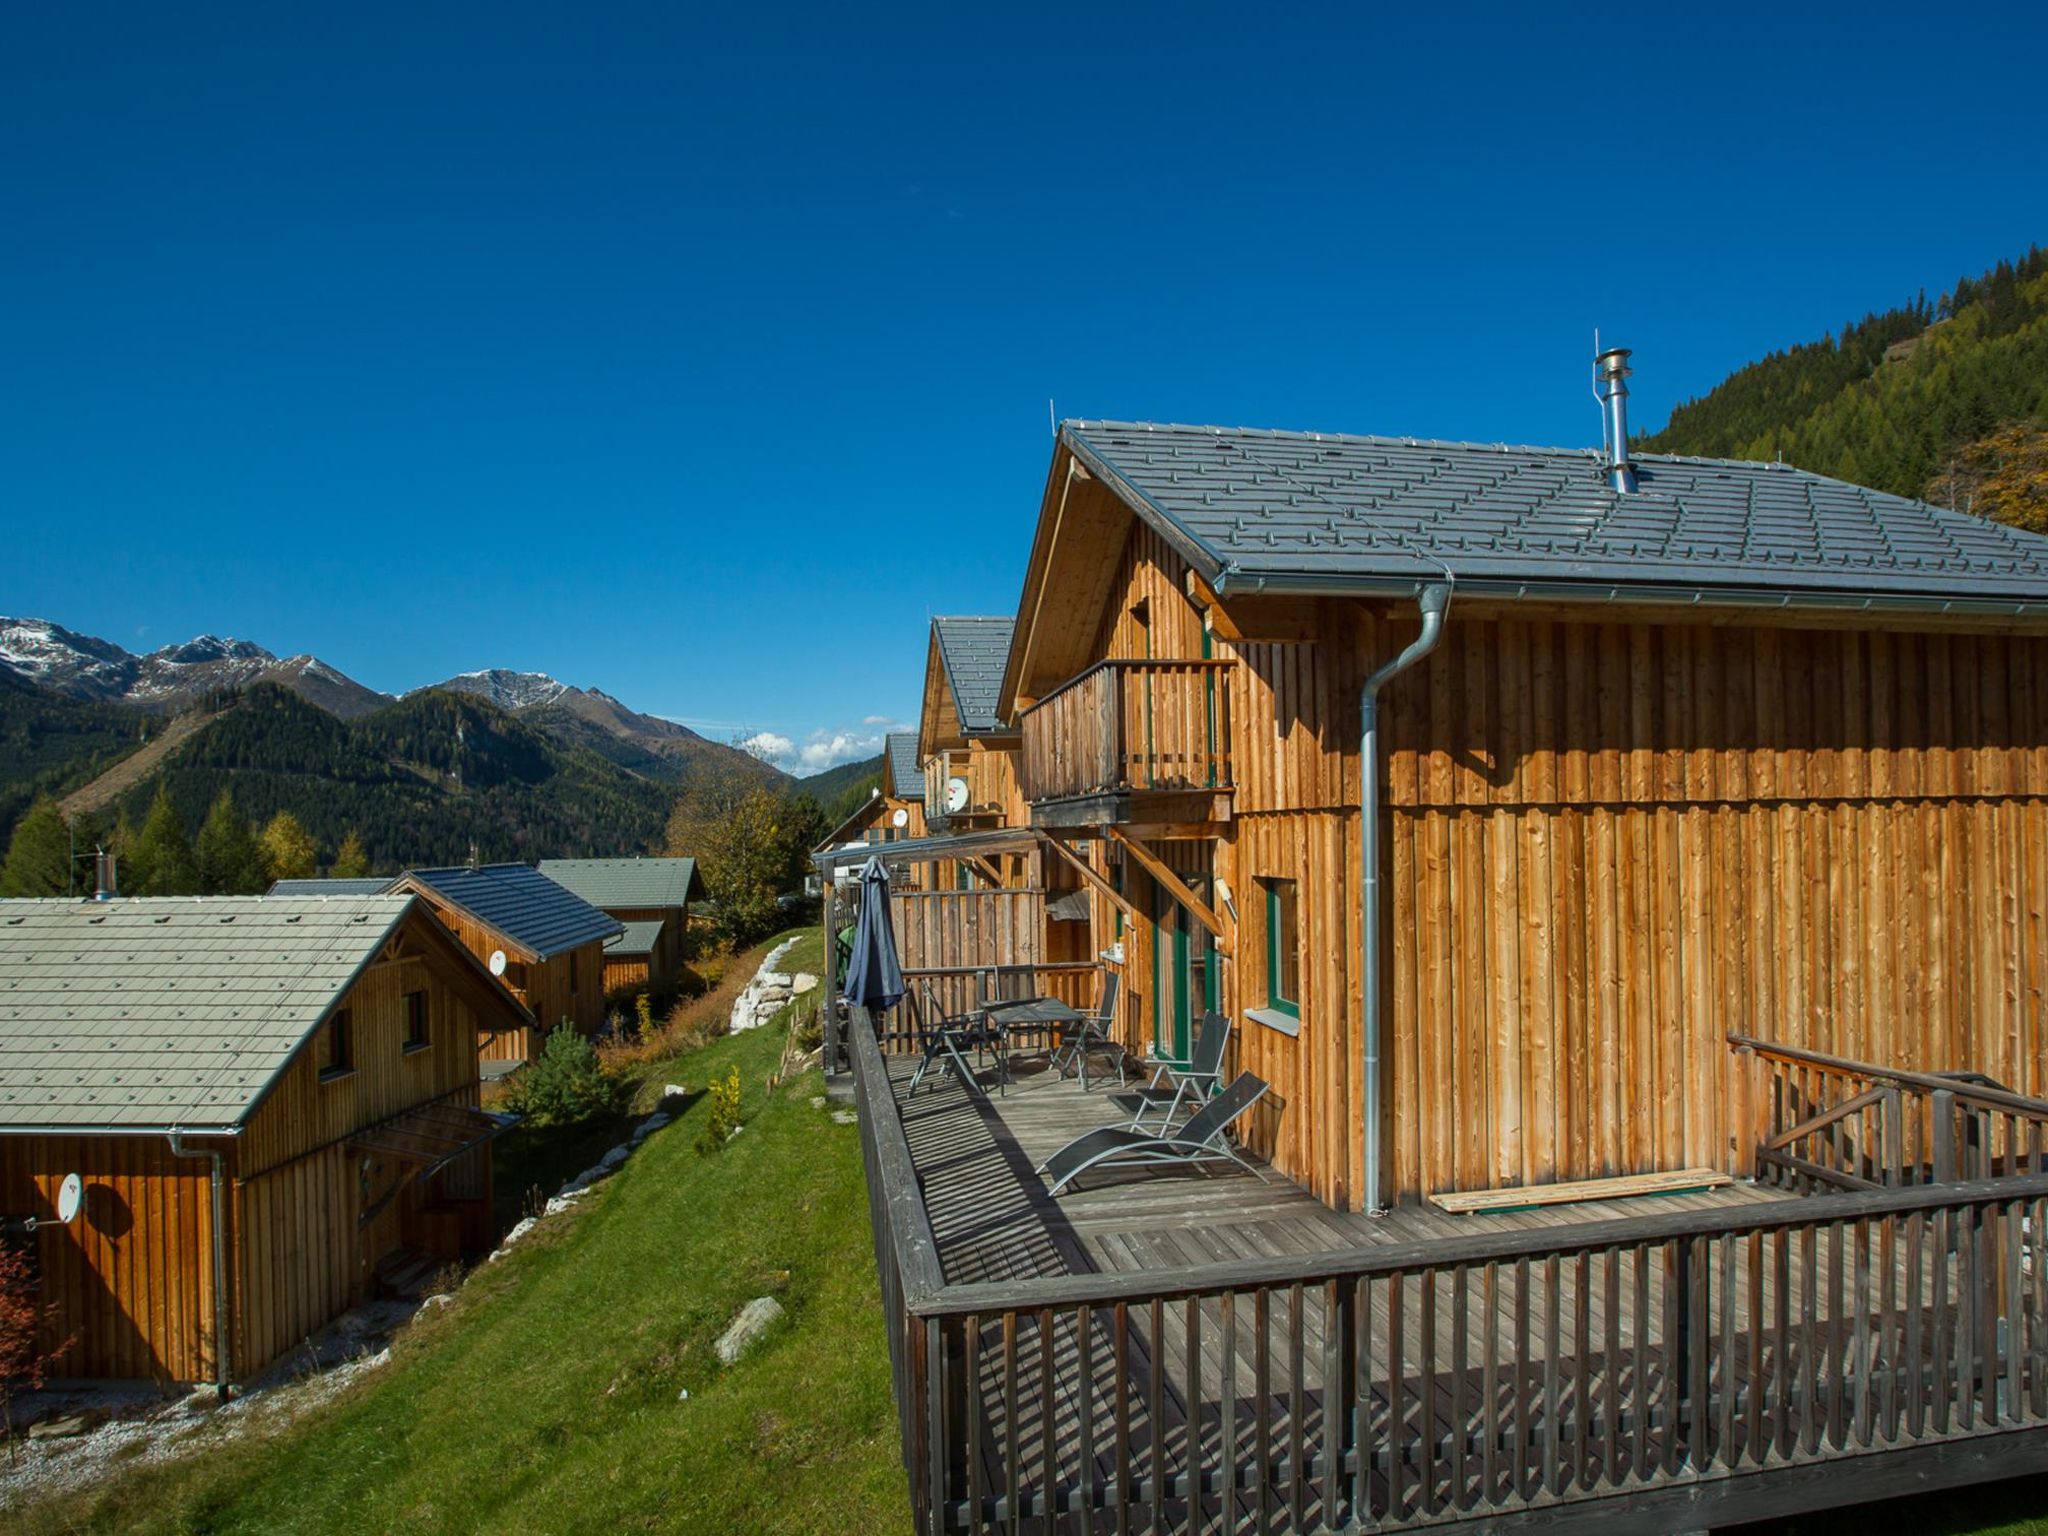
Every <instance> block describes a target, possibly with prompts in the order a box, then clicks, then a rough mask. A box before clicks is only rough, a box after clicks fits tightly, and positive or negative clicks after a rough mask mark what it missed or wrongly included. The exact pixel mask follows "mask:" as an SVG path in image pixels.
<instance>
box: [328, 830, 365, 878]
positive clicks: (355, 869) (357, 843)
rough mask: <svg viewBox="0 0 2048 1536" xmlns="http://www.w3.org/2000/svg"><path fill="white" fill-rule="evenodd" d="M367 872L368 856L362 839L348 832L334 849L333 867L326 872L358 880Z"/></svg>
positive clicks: (338, 876)
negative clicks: (339, 845) (338, 846)
mask: <svg viewBox="0 0 2048 1536" xmlns="http://www.w3.org/2000/svg"><path fill="white" fill-rule="evenodd" d="M369 872H370V856H369V854H367V853H366V852H364V851H363V840H362V839H361V838H360V837H358V836H356V834H355V833H354V832H350V833H349V835H348V836H347V837H344V838H343V839H342V840H341V847H340V848H338V849H337V850H335V854H334V867H333V868H331V869H330V870H328V873H329V874H330V875H333V876H335V877H337V878H338V879H342V880H360V879H361V878H362V877H363V876H365V875H367V874H368V873H369Z"/></svg>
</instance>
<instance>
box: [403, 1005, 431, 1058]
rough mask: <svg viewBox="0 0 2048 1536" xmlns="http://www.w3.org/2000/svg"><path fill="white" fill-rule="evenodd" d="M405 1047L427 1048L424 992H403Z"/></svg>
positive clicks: (416, 1049) (413, 1049)
mask: <svg viewBox="0 0 2048 1536" xmlns="http://www.w3.org/2000/svg"><path fill="white" fill-rule="evenodd" d="M405 1048H406V1049H407V1050H408V1051H424V1050H425V1049H426V1048H427V994H426V993H424V992H408V993H406V994H405Z"/></svg>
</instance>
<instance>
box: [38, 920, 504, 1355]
mask: <svg viewBox="0 0 2048 1536" xmlns="http://www.w3.org/2000/svg"><path fill="white" fill-rule="evenodd" d="M528 1023H530V1020H529V1019H528V1018H527V1016H526V1013H525V1010H524V1009H523V1008H521V1007H520V1006H519V1004H518V1003H516V1002H515V1001H514V1000H513V999H512V998H510V997H508V996H507V995H506V993H505V991H504V989H503V988H501V987H499V986H498V985H497V984H496V983H495V982H493V981H492V980H491V978H490V976H489V975H488V974H487V973H486V972H485V970H484V968H483V967H482V966H481V965H480V964H479V963H478V962H477V961H476V959H475V958H474V957H473V956H471V955H470V954H469V953H468V952H467V951H466V950H464V949H463V948H462V946H461V945H460V944H458V943H456V942H455V940H454V938H453V936H452V935H450V934H449V933H448V932H447V930H446V929H445V928H443V927H442V925H441V924H439V923H437V922H435V921H434V919H433V917H432V916H431V914H430V913H429V911H428V909H427V908H426V907H425V906H424V905H423V904H422V903H421V902H419V901H416V900H415V899H413V898H412V897H410V896H352V897H330V898H326V899H320V898H302V897H268V898H264V897H217V898H208V899H204V900H196V901H195V900H190V899H177V900H169V899H165V900H125V899H114V900H109V901H100V902H77V901H56V900H50V901H8V902H0V1217H4V1218H5V1220H6V1225H7V1227H8V1229H9V1230H10V1231H11V1232H12V1233H15V1234H20V1233H22V1232H23V1230H24V1228H27V1227H28V1224H29V1223H31V1222H33V1226H32V1228H29V1230H28V1232H27V1235H26V1236H25V1237H19V1236H10V1237H8V1238H7V1239H6V1240H7V1241H10V1242H12V1241H26V1242H28V1243H30V1244H32V1245H33V1251H34V1254H35V1261H36V1270H37V1274H38V1276H39V1284H40V1290H41V1297H40V1299H41V1301H42V1303H43V1305H44V1307H45V1308H46V1317H47V1322H48V1326H49V1329H50V1331H51V1336H52V1340H53V1341H54V1339H56V1338H62V1337H65V1336H68V1335H75V1336H76V1342H75V1344H73V1346H72V1347H71V1348H70V1349H69V1350H68V1351H67V1352H66V1353H65V1354H64V1355H63V1357H62V1359H61V1361H60V1362H59V1365H58V1370H59V1372H60V1374H61V1375H63V1376H64V1377H67V1378H88V1379H89V1378H121V1379H131V1378H140V1379H156V1380H159V1381H172V1382H192V1381H216V1382H220V1383H223V1384H225V1383H228V1382H232V1381H239V1380H243V1379H246V1378H248V1377H250V1376H252V1375H254V1374H256V1373H257V1372H260V1371H261V1370H262V1369H263V1368H264V1367H265V1366H267V1365H268V1364H270V1363H271V1362H272V1361H274V1360H276V1359H277V1358H278V1357H279V1356H280V1355H282V1354H284V1353H285V1352H287V1351H289V1350H291V1349H293V1348H295V1347H296V1346H298V1345H299V1344H301V1343H302V1342H303V1341H304V1340H305V1339H306V1338H307V1336H308V1335H310V1334H312V1333H313V1332H315V1331H317V1330H318V1329H319V1328H320V1327H321V1326H322V1325H323V1324H325V1323H326V1322H327V1321H328V1320H329V1319H331V1318H333V1317H334V1316H336V1315H337V1314H339V1313H341V1312H343V1311H345V1310H347V1309H348V1308H350V1307H352V1306H354V1305H356V1304H357V1303H359V1302H361V1301H362V1300H363V1299H364V1298H365V1297H366V1296H367V1295H368V1294H370V1292H371V1290H372V1288H373V1286H374V1284H375V1283H376V1280H377V1277H378V1274H379V1271H380V1267H384V1266H387V1265H390V1264H393V1263H394V1262H396V1261H399V1260H401V1259H403V1260H405V1261H407V1262H411V1263H414V1264H417V1262H418V1256H420V1255H430V1256H434V1257H438V1258H442V1259H455V1258H458V1257H460V1256H461V1255H463V1254H464V1253H466V1252H473V1251H476V1250H478V1249H481V1248H484V1247H488V1246H489V1243H490V1241H491V1238H492V1236H493V1232H492V1228H491V1215H490V1211H491V1198H490V1197H491V1158H490V1147H489V1141H490V1138H491V1137H492V1136H494V1135H495V1134H496V1133H497V1132H498V1130H499V1129H501V1128H502V1125H503V1124H504V1122H503V1121H502V1120H500V1119H498V1118H497V1117H494V1116H490V1115H486V1114H483V1113H481V1112H480V1111H479V1110H478V1109H477V1107H476V1105H477V1040H478V1038H479V1036H480V1035H481V1034H483V1033H487V1032H490V1031H498V1032H501V1033H503V1032H511V1031H515V1030H518V1029H522V1028H524V1027H525V1026H526V1025H527V1024H528ZM72 1175H76V1176H77V1178H78V1179H79V1180H80V1182H81V1183H82V1186H83V1200H82V1204H81V1205H80V1207H79V1209H78V1211H77V1213H76V1215H75V1216H73V1218H72V1219H71V1220H70V1221H68V1222H67V1221H65V1220H63V1219H62V1215H61V1212H60V1201H61V1197H62V1190H63V1186H64V1184H65V1182H66V1180H67V1178H68V1177H70V1176H72Z"/></svg>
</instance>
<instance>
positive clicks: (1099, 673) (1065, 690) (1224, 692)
mask: <svg viewBox="0 0 2048 1536" xmlns="http://www.w3.org/2000/svg"><path fill="white" fill-rule="evenodd" d="M1231 666H1232V663H1230V662H1227V661H1131V660H1116V661H1101V662H1097V663H1096V664H1095V665H1094V666H1092V667H1090V668H1089V669H1088V670H1087V671H1085V672H1082V673H1080V674H1079V675H1077V676H1075V677H1073V678H1071V679H1069V680H1068V681H1067V682H1064V683H1062V684H1061V685H1060V686H1059V687H1058V688H1056V689H1054V690H1053V691H1052V692H1051V693H1049V694H1047V695H1046V696H1045V697H1044V698H1042V699H1040V700H1039V701H1038V702H1037V703H1036V704H1035V705H1033V706H1032V707H1031V708H1030V709H1028V710H1026V711H1025V712H1024V715H1023V718H1022V721H1021V722H1020V723H1021V725H1022V727H1023V733H1024V761H1023V791H1024V798H1025V799H1026V800H1027V801H1029V802H1030V804H1031V807H1032V820H1033V822H1034V823H1037V824H1040V825H1051V826H1062V825H1084V824H1089V823H1095V822H1106V821H1127V820H1131V819H1132V814H1131V803H1132V799H1133V797H1134V796H1143V797H1151V798H1153V799H1154V800H1155V803H1156V802H1158V801H1163V800H1172V799H1178V800H1181V801H1183V802H1185V804H1184V805H1183V806H1182V807H1180V808H1177V809H1176V808H1170V807H1169V808H1166V809H1165V810H1164V811H1163V813H1162V815H1161V817H1160V819H1165V820H1181V821H1190V820H1220V819H1222V818H1223V817H1225V816H1227V815H1228V814H1229V797H1230V789H1231V762H1230V688H1229V682H1230V676H1229V669H1230V667H1231Z"/></svg>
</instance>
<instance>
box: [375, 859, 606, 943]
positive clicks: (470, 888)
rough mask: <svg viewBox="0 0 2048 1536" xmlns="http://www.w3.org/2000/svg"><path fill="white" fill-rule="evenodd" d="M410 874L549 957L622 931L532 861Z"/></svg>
mask: <svg viewBox="0 0 2048 1536" xmlns="http://www.w3.org/2000/svg"><path fill="white" fill-rule="evenodd" d="M405 878H407V879H410V880H417V881H419V882H420V884H422V885H424V886H428V887H430V888H432V889H433V890H434V891H436V892H437V893H439V894H440V895H441V896H442V897H444V898H446V899H447V900H448V901H451V902H453V903H454V904H455V905H456V906H458V907H460V908H462V909H463V911H465V912H467V913H469V914H470V915H471V916H472V917H474V918H476V919H477V920H478V921H480V922H482V923H483V924H485V925H486V926H487V927H490V928H495V929H496V930H497V931H498V932H499V933H502V934H504V935H505V937H507V938H508V939H512V940H514V941H515V942H517V943H519V944H521V945H523V946H524V947H525V948H527V949H528V950H531V951H532V952H533V953H534V954H536V955H538V956H540V958H541V959H543V960H545V959H547V958H548V957H549V956H550V955H559V954H561V953H562V952H563V951H564V950H570V949H575V948H577V947H578V946H579V945H583V944H588V943H590V942H591V941H593V940H595V939H608V938H610V937H611V936H612V935H613V934H615V933H617V932H618V931H619V921H618V919H617V918H614V917H607V916H605V914H604V913H602V912H600V911H598V909H597V908H596V907H593V906H592V905H591V904H590V903H589V902H587V901H585V900H584V899H583V898H582V897H581V896H578V895H577V894H576V893H575V892H574V891H571V890H569V889H568V888H567V887H565V886H561V885H558V884H556V883H555V882H554V881H553V880H550V879H549V878H548V877H547V876H546V875H544V874H542V873H541V872H540V871H539V870H537V869H535V868H534V867H533V866H532V865H531V864H485V865H483V866H482V867H481V868H477V869H471V868H469V867H468V866H467V865H463V864H458V865H456V866H455V867H454V868H452V869H409V870H407V871H406V872H405Z"/></svg>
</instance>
